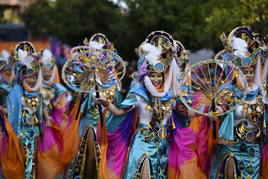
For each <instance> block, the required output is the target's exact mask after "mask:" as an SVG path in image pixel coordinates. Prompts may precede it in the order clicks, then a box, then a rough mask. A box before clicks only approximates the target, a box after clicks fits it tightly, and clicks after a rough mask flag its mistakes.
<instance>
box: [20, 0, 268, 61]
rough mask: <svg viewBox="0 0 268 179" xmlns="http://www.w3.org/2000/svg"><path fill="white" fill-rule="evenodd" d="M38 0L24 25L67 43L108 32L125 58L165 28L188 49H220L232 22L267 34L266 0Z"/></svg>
mask: <svg viewBox="0 0 268 179" xmlns="http://www.w3.org/2000/svg"><path fill="white" fill-rule="evenodd" d="M120 1H121V2H122V1H123V2H124V3H126V5H127V9H125V10H122V8H120V7H119V5H117V4H114V3H113V1H111V0H57V1H56V2H49V1H46V0H38V1H37V3H35V4H34V5H32V6H31V7H30V8H29V9H28V10H27V11H26V12H25V13H24V14H23V19H24V21H25V22H26V25H27V26H28V28H30V29H31V30H32V31H34V32H35V33H41V34H49V35H51V36H53V37H54V38H56V39H59V40H61V41H63V42H66V43H68V44H70V45H77V44H82V41H83V39H84V38H85V37H90V36H91V35H92V34H94V33H97V32H101V33H104V34H106V35H107V37H108V38H109V39H110V41H112V42H113V43H114V44H115V46H116V48H117V49H118V51H119V53H120V55H121V56H123V57H124V59H127V60H137V57H136V54H135V53H134V48H136V47H138V46H139V44H140V43H141V42H143V41H144V39H145V38H146V37H147V35H148V34H149V33H150V32H152V31H155V30H164V31H167V32H169V33H170V34H171V35H172V36H173V37H174V38H175V39H177V40H179V41H181V42H182V43H183V44H184V46H185V47H186V48H187V49H190V50H192V51H194V50H198V49H201V48H211V49H214V50H215V51H218V50H220V49H222V44H221V42H220V40H219V36H220V34H221V33H222V32H226V33H227V34H228V33H229V32H230V31H231V30H232V29H233V28H235V27H236V26H240V25H246V26H250V27H251V28H252V29H254V31H256V32H260V33H264V34H265V33H267V32H268V29H267V28H266V27H267V25H268V24H267V23H268V8H267V7H268V1H267V0H238V1H237V0H224V1H222V0H120Z"/></svg>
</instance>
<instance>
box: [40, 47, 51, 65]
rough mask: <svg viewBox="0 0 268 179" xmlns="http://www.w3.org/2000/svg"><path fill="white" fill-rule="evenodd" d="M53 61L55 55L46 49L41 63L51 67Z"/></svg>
mask: <svg viewBox="0 0 268 179" xmlns="http://www.w3.org/2000/svg"><path fill="white" fill-rule="evenodd" d="M52 60H53V54H52V52H51V51H50V50H48V49H45V50H44V51H43V52H42V58H41V63H43V64H44V65H46V66H47V65H50V64H52Z"/></svg>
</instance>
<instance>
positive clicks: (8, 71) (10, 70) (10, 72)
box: [3, 68, 12, 76]
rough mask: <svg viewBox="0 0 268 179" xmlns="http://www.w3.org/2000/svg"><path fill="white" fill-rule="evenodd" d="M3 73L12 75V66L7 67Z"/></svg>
mask: <svg viewBox="0 0 268 179" xmlns="http://www.w3.org/2000/svg"><path fill="white" fill-rule="evenodd" d="M3 73H4V74H5V75H6V76H11V74H12V69H11V68H7V69H6V70H5V71H4V72H3Z"/></svg>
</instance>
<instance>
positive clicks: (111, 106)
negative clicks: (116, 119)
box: [96, 97, 129, 116]
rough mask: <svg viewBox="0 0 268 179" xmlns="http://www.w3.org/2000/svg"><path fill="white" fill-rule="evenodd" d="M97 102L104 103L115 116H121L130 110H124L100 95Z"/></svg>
mask: <svg viewBox="0 0 268 179" xmlns="http://www.w3.org/2000/svg"><path fill="white" fill-rule="evenodd" d="M96 103H98V104H102V106H104V107H105V108H106V109H107V110H108V111H109V112H110V113H112V114H113V115H115V116H121V115H124V114H125V113H127V112H128V111H129V110H124V109H120V108H118V107H116V106H115V105H114V104H113V103H111V102H110V101H108V100H106V99H104V98H102V97H100V98H97V99H96Z"/></svg>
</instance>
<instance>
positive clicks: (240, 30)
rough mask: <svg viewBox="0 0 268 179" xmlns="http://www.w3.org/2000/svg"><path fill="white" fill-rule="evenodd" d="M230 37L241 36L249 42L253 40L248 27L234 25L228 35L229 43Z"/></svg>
mask: <svg viewBox="0 0 268 179" xmlns="http://www.w3.org/2000/svg"><path fill="white" fill-rule="evenodd" d="M232 37H237V38H241V39H242V40H245V41H246V42H247V43H250V41H251V40H253V32H252V31H251V30H250V28H248V27H236V28H235V29H233V30H232V31H231V32H230V33H229V35H228V41H229V43H230V44H231V41H232Z"/></svg>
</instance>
